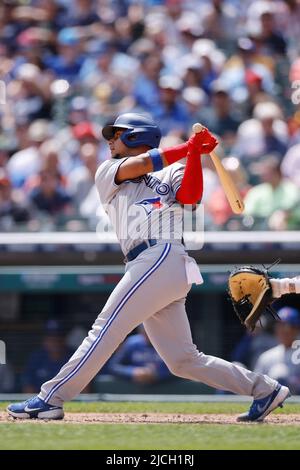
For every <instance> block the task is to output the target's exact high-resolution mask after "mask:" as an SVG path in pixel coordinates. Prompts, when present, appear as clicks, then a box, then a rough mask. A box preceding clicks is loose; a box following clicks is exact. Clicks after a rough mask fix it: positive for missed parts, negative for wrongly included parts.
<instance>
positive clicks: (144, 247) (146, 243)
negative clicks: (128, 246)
mask: <svg viewBox="0 0 300 470" xmlns="http://www.w3.org/2000/svg"><path fill="white" fill-rule="evenodd" d="M154 245H157V240H154V239H150V240H145V241H144V242H142V243H140V244H139V245H137V246H135V247H134V248H132V250H130V251H129V252H128V253H127V256H126V258H125V260H124V261H125V263H127V262H128V261H133V260H134V259H135V258H136V257H137V256H139V255H140V254H141V253H142V252H143V251H144V250H147V248H150V246H154Z"/></svg>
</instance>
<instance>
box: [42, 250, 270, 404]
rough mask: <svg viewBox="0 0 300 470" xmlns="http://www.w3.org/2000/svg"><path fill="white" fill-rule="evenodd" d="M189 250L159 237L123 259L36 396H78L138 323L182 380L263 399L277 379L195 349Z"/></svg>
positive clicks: (57, 400) (50, 399) (59, 400)
mask: <svg viewBox="0 0 300 470" xmlns="http://www.w3.org/2000/svg"><path fill="white" fill-rule="evenodd" d="M187 257H188V255H187V253H186V252H185V250H184V248H183V246H182V245H181V244H180V243H172V244H171V243H165V242H159V243H158V244H157V245H155V246H153V247H151V248H148V249H147V250H145V251H143V252H142V253H141V254H140V255H139V256H138V257H137V258H136V259H135V260H133V261H131V262H129V263H127V265H126V269H125V275H124V276H123V278H122V279H121V281H120V282H119V284H118V285H117V286H116V288H115V289H114V291H113V292H112V294H111V295H110V297H109V299H108V301H107V303H106V305H105V306H104V308H103V310H102V312H101V313H100V314H99V316H98V317H97V319H96V321H95V323H94V324H93V326H92V329H91V330H90V331H89V333H88V336H87V337H86V338H85V339H84V341H83V342H82V344H81V345H80V346H79V348H78V349H77V351H76V352H75V353H74V354H73V356H72V357H71V358H70V360H69V362H68V363H67V364H65V365H64V366H63V367H62V369H61V370H60V371H59V373H58V374H57V375H56V377H54V378H53V379H52V380H50V381H48V382H46V383H44V384H43V385H42V387H41V392H40V394H39V397H40V398H42V399H43V400H45V401H46V402H47V403H50V404H52V405H56V406H61V405H62V404H63V402H65V401H67V400H71V399H72V398H74V397H75V396H77V395H78V394H79V393H80V392H81V390H83V389H84V388H85V387H86V385H87V384H88V383H89V382H90V381H91V379H92V378H93V377H94V376H95V375H96V374H97V372H98V371H99V370H100V369H101V367H102V366H103V365H104V364H105V363H106V361H107V360H108V359H109V358H110V357H111V355H112V354H113V352H114V351H115V350H116V349H117V347H118V346H119V344H120V343H121V342H122V341H123V340H124V339H125V338H126V336H127V335H128V334H129V333H130V332H131V331H132V330H133V329H134V328H135V327H137V326H138V325H139V324H141V323H143V324H144V327H145V330H146V332H147V334H148V336H149V339H150V341H151V343H152V344H153V346H154V347H155V349H156V350H157V352H158V353H159V355H160V356H161V357H162V359H163V360H164V361H165V363H166V364H167V366H168V368H169V369H170V371H171V372H172V373H173V374H175V375H178V376H179V377H184V378H186V379H190V380H195V381H198V382H203V383H205V384H207V385H210V386H211V387H215V388H217V389H221V390H227V391H230V392H233V393H237V394H241V395H252V396H253V397H254V398H263V397H265V396H266V395H268V394H270V393H271V392H272V391H273V390H274V389H275V387H276V385H277V382H276V381H274V380H273V379H271V378H269V377H267V376H265V375H261V374H256V373H254V372H251V371H249V370H247V369H244V368H243V367H240V366H238V365H234V364H231V363H230V362H227V361H224V360H223V359H219V358H217V357H213V356H207V355H205V354H203V353H202V352H199V351H198V350H197V347H196V346H195V345H194V344H193V340H192V335H191V330H190V325H189V322H188V318H187V315H186V311H185V298H186V295H187V294H188V292H189V290H190V288H191V285H190V284H188V282H187V276H186V270H185V261H186V259H187Z"/></svg>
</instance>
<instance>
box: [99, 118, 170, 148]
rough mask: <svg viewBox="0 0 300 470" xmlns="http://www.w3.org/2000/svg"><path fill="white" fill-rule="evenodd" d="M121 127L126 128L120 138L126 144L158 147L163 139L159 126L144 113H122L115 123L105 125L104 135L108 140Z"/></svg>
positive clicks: (129, 145)
mask: <svg viewBox="0 0 300 470" xmlns="http://www.w3.org/2000/svg"><path fill="white" fill-rule="evenodd" d="M119 129H126V130H125V132H123V134H122V135H121V137H120V139H121V141H122V142H123V144H124V145H126V146H127V147H131V148H133V147H138V146H139V145H148V146H149V147H151V148H156V147H158V145H159V142H160V139H161V132H160V129H159V127H158V126H157V125H156V124H155V122H154V121H153V120H152V119H151V118H150V117H148V116H144V115H143V114H137V113H126V114H121V115H120V116H119V117H117V119H116V120H115V122H114V123H113V124H110V125H107V126H105V127H103V129H102V135H103V137H104V138H105V139H106V140H110V139H112V138H113V136H114V133H115V131H116V130H119Z"/></svg>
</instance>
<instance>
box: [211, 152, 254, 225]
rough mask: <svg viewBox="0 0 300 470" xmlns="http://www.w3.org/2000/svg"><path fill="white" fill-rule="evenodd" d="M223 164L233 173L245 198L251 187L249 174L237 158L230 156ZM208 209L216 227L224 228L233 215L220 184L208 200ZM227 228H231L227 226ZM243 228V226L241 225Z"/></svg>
mask: <svg viewBox="0 0 300 470" xmlns="http://www.w3.org/2000/svg"><path fill="white" fill-rule="evenodd" d="M222 163H223V166H224V167H225V168H226V170H227V171H228V173H229V174H230V175H231V177H232V179H233V181H234V182H235V184H236V186H237V188H238V189H239V191H240V193H241V196H242V197H243V198H244V197H245V196H246V194H247V192H248V191H249V189H250V186H249V185H248V183H247V176H246V174H245V171H244V169H243V168H242V166H241V164H240V162H239V161H238V159H237V158H234V157H229V158H224V159H223V160H222ZM206 209H207V212H208V214H209V215H210V216H211V217H212V222H213V224H214V225H215V226H216V227H220V228H224V227H225V226H226V224H228V222H229V220H230V218H231V217H232V209H231V207H230V205H229V203H228V200H227V198H226V195H225V193H224V189H223V188H222V187H221V186H220V184H219V185H218V188H217V189H216V190H214V191H213V192H212V193H211V194H210V195H209V197H208V199H207V201H206ZM226 228H229V227H227V226H226ZM240 228H241V227H240Z"/></svg>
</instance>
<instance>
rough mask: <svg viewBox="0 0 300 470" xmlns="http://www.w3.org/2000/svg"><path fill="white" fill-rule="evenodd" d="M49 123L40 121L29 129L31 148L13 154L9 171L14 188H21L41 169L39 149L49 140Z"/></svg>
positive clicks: (35, 122)
mask: <svg viewBox="0 0 300 470" xmlns="http://www.w3.org/2000/svg"><path fill="white" fill-rule="evenodd" d="M49 134H50V129H49V122H48V121H45V120H42V119H38V120H36V121H34V122H33V123H32V124H31V125H30V126H29V128H28V139H29V142H30V146H29V147H27V148H24V149H22V150H20V151H19V152H16V153H15V154H13V155H12V156H11V158H10V160H9V162H8V164H7V169H8V173H9V176H10V178H11V181H12V183H13V185H14V186H16V187H21V186H22V185H23V184H24V182H25V181H26V179H27V178H28V177H29V176H31V175H32V174H34V173H37V172H38V171H39V169H40V154H39V147H40V146H41V144H42V143H43V142H44V141H45V140H47V139H48V138H49Z"/></svg>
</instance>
